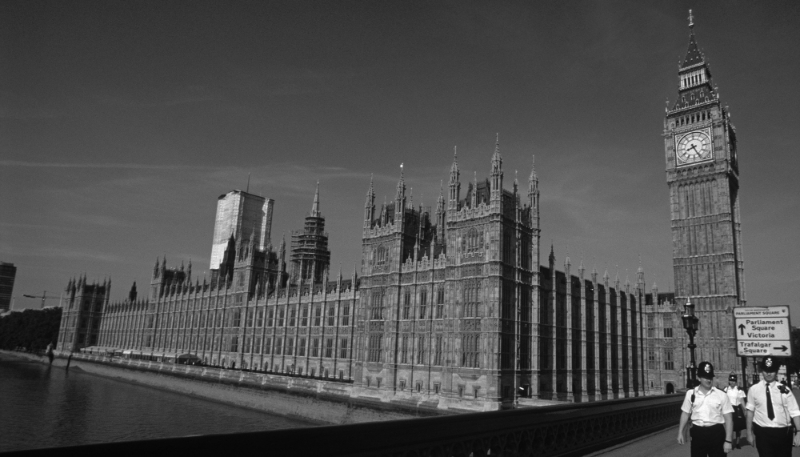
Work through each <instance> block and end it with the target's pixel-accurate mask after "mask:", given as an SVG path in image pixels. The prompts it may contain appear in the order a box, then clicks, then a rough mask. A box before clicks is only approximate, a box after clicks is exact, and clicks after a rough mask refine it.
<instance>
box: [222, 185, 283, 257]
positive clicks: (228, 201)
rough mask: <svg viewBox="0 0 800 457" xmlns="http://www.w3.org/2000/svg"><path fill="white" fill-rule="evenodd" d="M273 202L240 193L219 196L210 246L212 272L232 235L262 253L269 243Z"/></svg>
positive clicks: (236, 191)
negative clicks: (251, 244) (251, 239)
mask: <svg viewBox="0 0 800 457" xmlns="http://www.w3.org/2000/svg"><path fill="white" fill-rule="evenodd" d="M274 205H275V201H274V200H272V199H271V198H264V197H261V196H258V195H253V194H250V193H247V192H242V191H241V190H234V191H231V192H228V193H227V194H224V195H220V196H219V200H217V218H216V222H215V223H214V242H213V245H212V247H211V265H210V266H209V268H210V269H211V270H216V269H218V268H219V264H220V263H221V262H222V259H223V256H224V255H225V249H226V248H227V247H228V240H229V239H230V237H231V236H233V237H234V239H236V241H241V240H245V241H248V242H249V241H250V237H253V241H254V242H255V245H256V248H257V249H258V250H262V251H263V250H264V249H266V247H267V246H268V245H269V243H270V231H271V230H272V208H273V207H274Z"/></svg>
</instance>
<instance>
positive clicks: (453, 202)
mask: <svg viewBox="0 0 800 457" xmlns="http://www.w3.org/2000/svg"><path fill="white" fill-rule="evenodd" d="M460 178H461V173H460V172H459V171H458V149H457V147H456V146H453V165H452V166H451V167H450V183H449V186H450V195H449V198H448V209H450V210H453V211H458V200H459V199H460V198H461V181H460Z"/></svg>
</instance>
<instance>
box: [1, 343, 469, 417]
mask: <svg viewBox="0 0 800 457" xmlns="http://www.w3.org/2000/svg"><path fill="white" fill-rule="evenodd" d="M0 356H2V357H13V358H21V359H27V360H33V361H37V362H41V363H47V358H46V357H42V356H38V355H35V354H29V353H22V352H12V351H0ZM67 362H68V360H67V358H66V357H56V358H55V360H54V361H53V366H55V367H59V368H66V367H67ZM69 369H70V370H82V371H84V372H86V373H91V374H94V375H98V376H105V377H108V378H113V379H118V380H121V381H126V382H133V383H136V384H140V385H146V386H150V387H154V388H158V389H164V390H169V391H173V392H178V393H182V394H185V395H191V396H196V397H200V398H204V399H208V400H213V401H219V402H223V403H226V404H231V405H235V406H240V407H244V408H251V409H256V410H260V411H266V412H269V413H271V414H278V415H282V416H287V417H293V418H299V419H304V420H310V421H313V422H317V423H320V424H350V423H359V422H374V421H386V420H395V419H409V418H413V417H427V416H437V415H446V414H457V413H458V412H456V411H452V410H438V409H437V408H436V405H437V403H438V402H435V401H433V402H431V403H430V404H427V403H419V404H397V403H384V402H381V401H379V400H370V399H364V398H351V396H350V393H351V390H352V383H349V382H346V381H327V380H321V379H312V378H300V377H288V376H280V375H274V374H269V373H258V372H246V371H239V370H226V369H221V368H211V367H199V366H190V365H176V364H171V363H161V362H150V361H139V360H129V359H120V358H109V357H104V356H97V355H77V354H76V355H74V356H73V357H72V359H71V360H70V361H69Z"/></svg>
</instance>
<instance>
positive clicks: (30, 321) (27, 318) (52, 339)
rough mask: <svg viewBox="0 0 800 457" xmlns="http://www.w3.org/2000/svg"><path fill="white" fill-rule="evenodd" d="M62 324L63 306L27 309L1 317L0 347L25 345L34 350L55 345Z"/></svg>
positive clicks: (14, 347) (12, 347)
mask: <svg viewBox="0 0 800 457" xmlns="http://www.w3.org/2000/svg"><path fill="white" fill-rule="evenodd" d="M60 325H61V308H47V309H26V310H25V311H22V312H18V313H11V314H8V315H6V316H4V317H2V318H0V349H7V350H13V349H16V348H19V347H24V348H26V349H27V350H29V351H32V352H40V351H44V350H45V348H47V345H48V344H50V343H53V345H55V343H56V341H57V340H58V328H59V326H60Z"/></svg>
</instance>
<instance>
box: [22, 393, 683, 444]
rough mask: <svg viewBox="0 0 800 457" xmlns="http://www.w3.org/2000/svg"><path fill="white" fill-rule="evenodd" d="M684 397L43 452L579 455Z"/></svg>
mask: <svg viewBox="0 0 800 457" xmlns="http://www.w3.org/2000/svg"><path fill="white" fill-rule="evenodd" d="M681 400H682V395H680V394H675V395H663V396H657V397H638V398H627V399H619V400H607V401H599V402H591V403H581V404H568V405H556V406H545V407H531V408H521V409H515V410H508V411H494V412H485V413H471V414H459V415H453V416H440V417H432V418H420V419H408V420H398V421H386V422H370V423H362V424H352V425H336V426H324V427H311V428H302V429H287V430H276V431H268V432H254V433H240V434H227V435H205V436H192V437H182V438H167V439H158V440H148V441H135V442H121V443H104V444H93V445H85V446H75V447H73V448H59V449H53V450H44V451H45V452H44V454H45V455H47V454H48V453H52V455H56V454H59V455H60V454H61V453H63V452H69V451H74V452H75V455H81V456H95V455H97V456H101V455H102V456H107V455H114V454H115V453H118V452H122V453H124V454H126V455H154V454H158V455H169V454H170V453H173V452H174V453H176V455H177V454H180V455H189V453H199V454H202V455H212V454H217V453H218V454H220V455H238V454H239V453H241V454H242V455H248V454H252V453H254V452H255V453H258V454H262V453H266V454H270V455H292V456H306V455H308V456H312V455H313V456H398V457H400V456H403V457H406V456H408V457H411V456H429V457H440V456H441V457H468V456H475V457H476V456H486V455H491V456H537V457H539V456H579V455H585V454H587V453H589V452H593V451H596V450H599V449H603V448H606V447H610V446H613V445H615V444H618V443H622V442H625V441H628V440H631V439H633V438H635V437H638V436H641V435H644V434H647V433H650V432H654V431H657V430H661V429H664V428H666V427H669V426H671V425H677V423H678V419H679V418H680V405H681ZM42 451H43V450H37V451H36V452H38V453H40V454H41V453H42ZM48 451H51V452H48ZM24 454H25V452H22V453H20V455H24Z"/></svg>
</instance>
